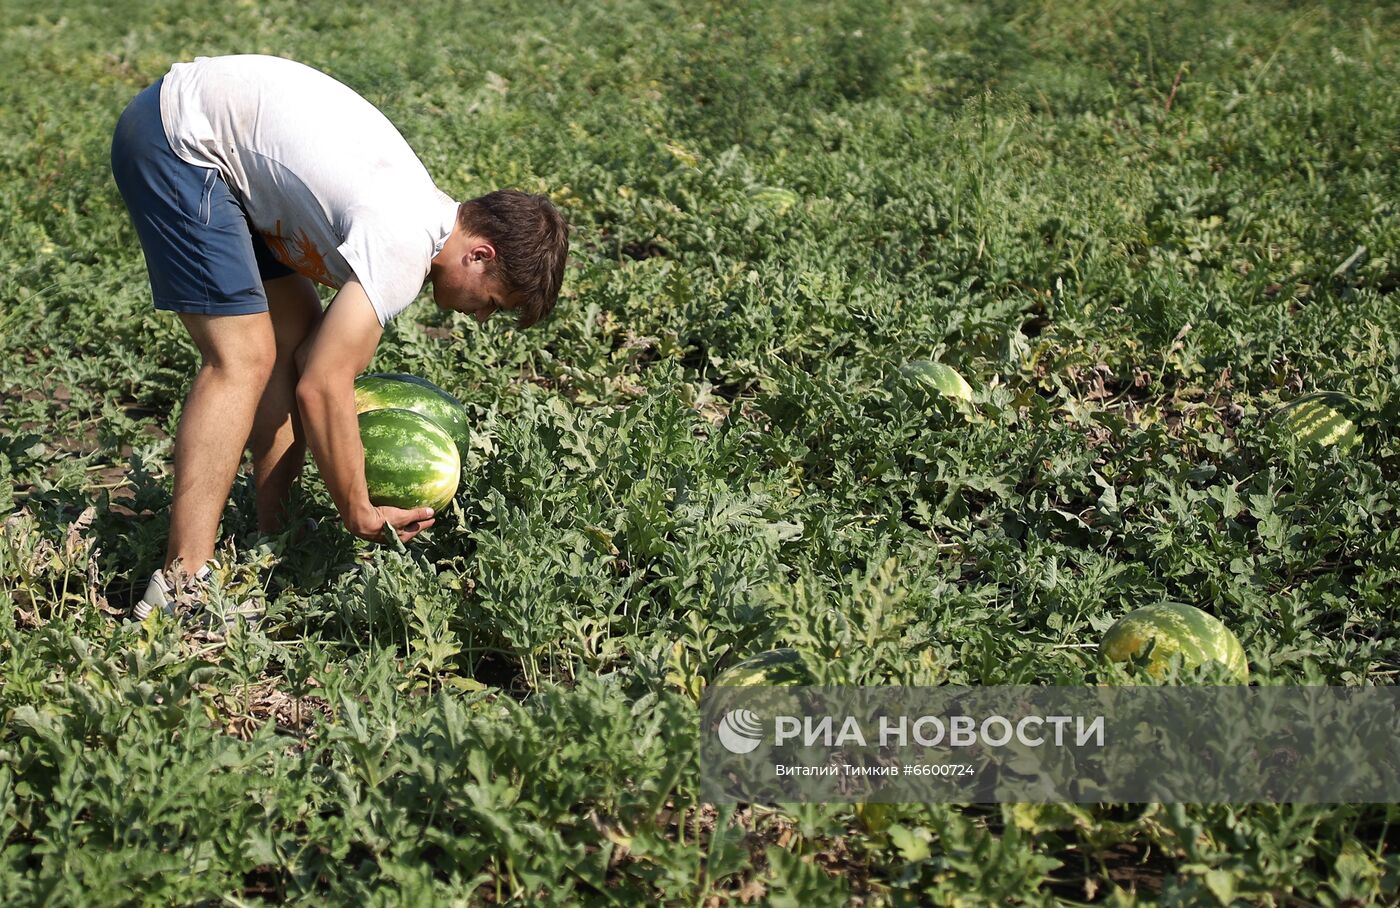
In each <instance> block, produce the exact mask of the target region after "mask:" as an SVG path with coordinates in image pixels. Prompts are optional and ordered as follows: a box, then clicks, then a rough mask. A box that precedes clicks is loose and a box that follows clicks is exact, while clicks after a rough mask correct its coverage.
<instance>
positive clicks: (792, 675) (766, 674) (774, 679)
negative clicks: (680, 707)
mask: <svg viewBox="0 0 1400 908" xmlns="http://www.w3.org/2000/svg"><path fill="white" fill-rule="evenodd" d="M811 683H812V679H811V676H810V675H809V674H808V673H807V669H806V667H805V666H804V665H803V664H802V656H801V655H799V654H798V652H797V650H795V649H789V648H784V649H775V650H769V651H768V652H766V653H759V654H758V655H756V656H750V657H749V658H747V659H745V660H744V661H742V662H740V663H739V664H738V665H735V666H734V667H732V668H730V669H728V670H727V671H725V672H723V673H721V674H720V676H719V677H718V678H716V679H715V684H718V685H723V686H725V687H757V686H760V685H764V684H775V685H776V684H811Z"/></svg>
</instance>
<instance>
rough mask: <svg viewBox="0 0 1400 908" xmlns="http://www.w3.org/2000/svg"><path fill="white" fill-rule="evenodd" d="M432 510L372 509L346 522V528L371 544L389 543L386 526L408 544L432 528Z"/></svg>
mask: <svg viewBox="0 0 1400 908" xmlns="http://www.w3.org/2000/svg"><path fill="white" fill-rule="evenodd" d="M433 523H434V520H433V509H432V508H413V509H411V510H404V509H403V508H392V507H389V506H388V505H380V506H379V507H371V508H370V509H369V510H368V511H365V512H363V513H361V514H357V515H356V516H355V517H354V518H352V519H347V520H346V521H345V528H346V529H347V530H349V531H350V532H351V533H352V534H353V535H355V536H359V537H360V538H361V539H368V540H369V541H370V542H388V541H389V539H388V536H387V534H386V530H385V525H386V524H387V525H388V526H389V527H392V528H393V531H394V532H397V533H398V534H399V542H402V543H405V544H406V543H407V542H408V541H409V540H410V539H412V538H413V537H414V536H417V535H418V534H419V533H421V532H422V531H423V530H426V529H427V528H428V527H430V526H432V525H433Z"/></svg>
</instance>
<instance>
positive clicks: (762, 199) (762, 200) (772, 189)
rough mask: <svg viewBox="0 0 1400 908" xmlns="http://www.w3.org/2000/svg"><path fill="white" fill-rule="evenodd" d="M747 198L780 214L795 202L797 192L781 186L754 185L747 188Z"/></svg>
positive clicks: (785, 212)
mask: <svg viewBox="0 0 1400 908" xmlns="http://www.w3.org/2000/svg"><path fill="white" fill-rule="evenodd" d="M749 200H750V201H752V202H754V203H755V204H757V205H761V206H763V207H764V208H767V209H768V210H770V211H772V212H773V213H774V214H777V215H780V216H781V215H784V214H787V212H788V209H790V208H792V206H793V205H796V204H797V193H795V192H793V191H792V190H791V189H784V188H783V187H781V186H754V187H753V188H751V189H750V190H749Z"/></svg>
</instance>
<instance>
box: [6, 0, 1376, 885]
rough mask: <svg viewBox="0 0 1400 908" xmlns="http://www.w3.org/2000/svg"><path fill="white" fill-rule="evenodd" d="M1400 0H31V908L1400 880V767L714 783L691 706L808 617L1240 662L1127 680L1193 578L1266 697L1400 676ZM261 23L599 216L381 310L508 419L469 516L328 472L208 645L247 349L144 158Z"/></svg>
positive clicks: (10, 321)
mask: <svg viewBox="0 0 1400 908" xmlns="http://www.w3.org/2000/svg"><path fill="white" fill-rule="evenodd" d="M1397 12H1400V10H1397V7H1396V6H1395V5H1394V4H1392V3H1388V2H1382V3H1374V2H1366V3H1363V2H1348V0H1335V2H1325V3H1285V2H1266V0H1252V2H1247V0H1223V2H1205V0H1199V2H1197V0H1181V2H1171V3H1162V2H1153V0H1117V2H1113V3H1098V2H1093V0H1039V2H1011V0H984V2H973V0H967V2H960V0H868V2H863V3H852V2H839V0H792V2H772V0H763V2H757V0H755V2H748V3H725V2H710V0H700V2H692V3H682V2H677V0H609V2H607V3H600V4H590V3H561V2H555V0H545V2H539V3H529V4H485V5H482V4H476V5H463V4H455V3H446V2H440V0H422V2H410V3H398V4H371V3H358V2H349V0H339V2H331V0H302V2H295V3H293V2H288V0H269V2H262V0H259V2H251V0H244V2H239V3H227V4H208V3H194V2H189V0H170V2H151V3H132V2H127V0H116V2H107V3H98V2H94V0H73V2H65V3H62V4H56V3H53V4H47V3H35V2H24V0H0V233H2V234H3V237H4V242H3V244H0V305H3V313H2V314H0V323H3V331H2V332H0V334H2V335H3V341H0V509H2V510H3V512H4V524H3V534H0V905H4V906H6V908H13V906H29V905H35V906H38V905H54V906H82V905H228V906H254V905H284V904H287V905H306V906H332V905H334V906H339V905H345V906H351V905H353V906H369V905H373V906H397V905H405V906H427V905H443V906H449V905H451V906H458V905H496V904H514V905H531V906H534V905H596V906H617V905H627V906H630V905H666V906H682V905H684V906H702V908H712V906H725V905H757V904H763V905H774V906H803V908H807V906H823V905H860V906H901V905H957V906H980V905H989V906H990V905H1135V904H1143V905H1147V904H1163V905H1236V904H1244V905H1269V906H1327V908H1340V906H1361V905H1371V904H1387V903H1390V904H1394V903H1396V902H1397V901H1400V806H1397V805H1396V804H1382V803H1371V804H1351V803H1343V804H1078V805H1076V804H1029V803H1007V804H918V803H909V804H895V805H889V806H888V807H883V808H881V809H879V810H876V809H873V808H872V807H869V806H853V805H850V804H837V803H829V804H828V803H775V804H757V803H755V804H739V805H737V806H734V805H722V804H718V805H717V804H711V803H707V802H705V801H704V800H703V799H702V798H701V796H700V784H699V766H698V752H699V734H700V731H699V726H698V711H697V705H698V703H699V701H700V698H701V695H702V693H703V692H704V691H705V690H706V688H707V686H709V685H711V684H712V683H714V681H715V680H716V679H717V678H718V677H719V676H721V675H722V673H723V672H725V671H726V670H727V669H730V668H732V667H733V666H735V665H737V664H738V663H740V662H742V661H743V660H745V659H747V658H749V657H752V656H755V655H757V654H761V653H766V652H770V651H773V650H779V649H784V650H792V651H795V653H796V654H797V658H798V660H799V661H800V663H801V665H802V666H803V667H804V670H805V671H806V672H807V673H808V675H809V676H810V677H811V678H813V679H815V680H816V681H818V682H821V683H825V684H830V685H911V686H918V685H945V684H955V685H964V684H965V685H1011V684H1030V685H1070V686H1076V685H1091V684H1099V683H1104V682H1115V683H1116V682H1117V681H1121V680H1123V679H1125V678H1129V679H1132V680H1135V681H1137V682H1138V683H1161V684H1168V683H1178V684H1190V683H1230V682H1229V681H1228V680H1227V681H1225V682H1222V681H1221V679H1222V677H1223V676H1222V675H1220V673H1219V672H1218V671H1214V672H1213V671H1212V669H1211V667H1210V665H1206V666H1194V667H1193V666H1189V665H1186V664H1185V663H1183V662H1182V660H1180V659H1176V660H1170V661H1169V662H1168V664H1167V665H1166V668H1165V670H1164V671H1157V672H1155V673H1151V674H1148V673H1146V667H1145V666H1144V665H1142V664H1140V660H1139V662H1137V663H1135V662H1133V661H1131V660H1130V661H1128V662H1125V663H1122V664H1109V663H1106V662H1104V661H1101V658H1100V650H1099V644H1100V642H1101V640H1102V639H1103V637H1104V635H1105V632H1106V631H1107V630H1108V629H1109V628H1110V627H1111V626H1112V625H1114V624H1115V622H1117V621H1118V620H1119V619H1120V618H1122V617H1123V616H1124V615H1126V614H1128V613H1129V612H1132V611H1133V610H1135V609H1138V608H1140V607H1143V606H1149V605H1155V604H1159V603H1163V602H1171V603H1182V604H1184V605H1190V606H1194V607H1195V608H1196V609H1199V610H1200V611H1202V612H1205V613H1206V614H1207V615H1209V616H1211V617H1213V618H1214V619H1218V620H1219V621H1220V622H1223V624H1224V626H1225V627H1226V628H1228V629H1229V631H1230V632H1232V633H1233V634H1234V635H1235V636H1236V637H1237V638H1238V640H1239V643H1240V644H1241V646H1242V648H1243V651H1244V655H1245V657H1246V659H1247V663H1248V681H1247V683H1249V684H1251V685H1257V686H1284V685H1336V686H1346V687H1358V686H1368V685H1375V686H1388V685H1392V684H1394V683H1395V682H1396V680H1397V675H1398V674H1400V432H1397V428H1396V427H1397V420H1400V379H1397V365H1398V364H1400V296H1397V286H1400V104H1397V103H1396V99H1397V98H1400V15H1397ZM246 52H254V53H266V54H277V55H282V56H287V57H292V58H295V59H297V60H300V61H302V62H304V63H307V64H309V65H312V66H315V67H317V68H319V69H321V70H323V71H325V72H327V73H329V74H330V75H332V76H334V77H336V78H337V79H339V80H341V81H342V82H344V83H346V84H348V85H349V86H351V87H352V88H354V89H356V90H357V91H359V92H360V93H361V94H362V95H364V96H365V97H366V98H368V99H369V100H370V101H371V102H373V103H374V104H375V105H377V106H378V107H379V108H380V109H381V110H383V111H384V113H385V114H386V115H387V116H388V117H389V118H390V119H391V120H392V121H393V122H394V123H395V124H396V125H397V126H398V128H399V129H400V131H401V132H402V133H403V134H404V136H405V137H406V138H407V139H408V141H409V143H410V144H411V145H412V146H413V147H414V149H415V150H416V151H417V152H418V153H419V155H420V157H421V158H422V160H423V162H424V163H425V165H426V166H427V168H428V170H429V172H430V173H431V174H432V175H433V176H434V178H435V179H436V181H437V183H438V185H439V186H440V187H441V188H443V189H444V190H445V191H447V192H449V193H451V194H452V195H454V196H455V197H457V198H468V197H472V196H476V195H480V194H483V193H485V192H488V191H491V190H493V189H497V188H503V187H511V188H517V189H522V190H526V191H529V192H536V193H545V194H548V195H549V196H550V197H551V198H552V199H553V200H554V202H555V204H556V205H557V206H558V207H559V208H560V210H561V211H563V212H564V213H565V215H566V216H567V218H568V219H569V221H570V222H571V225H572V237H571V252H570V260H569V267H568V270H567V273H566V277H565V282H564V289H563V292H562V295H561V297H560V300H559V303H558V307H557V308H556V310H555V311H554V313H553V315H552V316H551V317H550V318H549V319H547V320H545V321H544V322H542V323H541V324H539V325H536V326H534V327H532V328H529V329H526V330H519V329H517V328H516V327H514V326H513V325H512V324H510V323H509V319H507V318H504V317H501V318H496V319H491V320H490V321H488V322H487V323H485V324H478V323H477V322H476V321H474V320H472V319H469V318H465V317H459V316H454V315H453V314H452V313H448V312H444V311H441V310H438V309H436V308H435V307H434V306H433V305H432V303H431V301H430V300H429V299H426V298H423V299H420V300H419V301H418V302H417V303H415V304H414V306H412V307H411V308H410V309H409V310H407V312H405V313H404V314H403V315H402V316H401V317H399V318H398V319H397V320H395V321H394V322H392V323H391V326H390V328H389V329H388V330H387V331H386V334H385V337H384V339H383V341H382V342H381V344H380V346H379V349H378V352H377V354H376V356H375V359H374V362H373V363H372V366H371V371H373V372H397V373H408V374H412V375H416V376H420V377H423V378H426V379H428V380H429V381H431V382H433V383H435V384H436V385H438V386H440V387H442V388H443V389H446V390H447V391H449V392H450V393H451V394H452V395H454V396H455V397H457V398H458V399H459V400H460V401H462V403H463V404H464V406H465V408H466V410H467V413H468V418H469V427H470V444H469V446H468V447H467V450H466V452H465V456H464V457H462V460H461V466H462V479H461V482H460V486H459V490H458V492H457V495H456V497H455V499H454V500H453V502H452V504H451V505H450V506H449V507H448V508H447V509H445V510H444V511H443V512H442V513H441V514H440V516H439V518H438V520H437V523H436V525H435V526H434V527H433V528H431V529H430V530H428V531H426V532H424V533H423V534H421V535H420V536H419V537H418V538H416V539H414V540H413V541H412V542H411V543H410V544H409V545H408V546H403V545H373V544H370V543H366V542H364V541H362V540H359V539H356V538H354V537H352V536H351V535H350V534H348V533H347V532H345V531H344V530H343V529H342V528H341V526H340V524H339V522H338V519H337V516H336V513H335V510H334V507H333V505H332V503H331V500H330V498H329V496H328V494H327V493H326V490H325V487H324V485H323V484H322V483H321V481H320V478H319V476H318V475H317V473H316V470H315V468H314V466H312V465H310V464H308V467H307V471H306V473H305V475H304V477H303V479H302V482H301V486H300V490H299V491H298V493H297V497H296V498H295V500H294V501H293V510H294V512H295V515H296V517H297V518H298V520H299V521H300V520H301V519H304V518H306V517H311V518H315V519H316V520H318V521H319V523H318V526H317V527H316V529H315V530H314V531H312V532H311V533H310V534H309V535H307V536H306V537H305V538H301V539H298V538H295V536H294V534H292V533H284V534H281V535H276V536H263V535H260V534H259V533H258V532H257V522H256V515H255V513H254V492H253V487H252V481H251V472H250V471H248V472H246V473H245V475H241V476H240V478H239V479H238V481H237V482H236V484H235V487H234V492H233V497H232V500H231V502H230V504H229V507H228V509H227V511H226V512H225V515H224V521H223V524H222V526H221V543H220V548H219V553H218V556H217V557H218V558H219V559H220V560H221V565H220V567H219V569H218V570H217V571H216V572H215V575H214V581H213V587H212V599H213V602H214V604H215V605H216V606H217V605H220V604H228V603H237V602H241V601H244V600H248V599H253V600H256V601H257V602H259V603H261V604H263V605H264V606H265V607H266V609H267V617H266V619H265V620H264V621H263V623H262V625H261V626H260V627H258V628H257V629H254V630H244V629H242V628H239V629H237V630H235V631H234V632H232V633H230V634H229V635H227V636H219V637H216V636H211V635H210V634H209V633H207V632H205V631H203V630H201V629H199V628H198V627H196V626H191V625H182V624H180V623H179V622H177V621H175V620H171V619H169V618H167V617H165V616H164V615H163V614H157V615H155V616H153V617H151V618H150V619H148V620H147V621H145V622H136V621H134V620H132V618H131V607H132V605H133V604H134V602H135V600H136V599H137V598H138V597H139V596H140V595H141V593H142V591H143V589H144V587H145V583H146V580H147V579H148V578H149V576H150V572H151V571H152V570H154V569H155V568H156V567H158V566H160V562H161V559H162V556H163V554H164V551H165V542H166V533H167V529H168V507H169V503H170V494H171V474H170V459H171V450H172V443H173V436H174V432H175V428H176V425H177V424H178V421H179V418H180V414H181V408H182V401H183V400H184V397H185V394H186V392H187V390H188V387H189V382H190V380H191V378H192V376H193V375H194V372H195V370H196V368H197V366H198V361H199V358H198V353H197V351H196V349H195V347H194V345H193V343H192V342H191V341H190V339H189V337H188V336H187V335H186V334H185V332H184V330H183V328H182V327H181V326H180V324H179V322H178V320H177V319H176V318H175V317H173V316H172V315H170V314H168V313H159V312H156V311H154V310H153V309H152V307H151V301H150V290H149V287H148V284H147V280H146V272H145V267H144V263H143V259H142V255H141V250H140V246H139V244H138V242H137V239H136V235H135V232H134V231H133V229H132V227H131V224H130V222H129V220H128V218H127V214H126V211H125V209H124V208H123V206H122V202H121V198H120V196H119V195H118V193H117V190H116V187H115V186H114V184H113V182H112V177H111V173H110V170H109V164H108V153H109V152H108V149H109V144H110V140H111V134H112V129H113V126H114V125H115V122H116V118H117V116H118V114H119V113H120V112H121V110H122V109H123V107H124V106H125V105H126V103H127V102H128V101H129V100H130V99H131V97H132V96H134V95H135V94H136V93H137V92H138V91H139V90H141V89H142V88H144V87H145V86H147V85H148V84H150V83H151V82H153V81H154V80H155V79H156V78H158V77H159V76H161V75H163V74H164V73H165V72H166V71H167V69H168V68H169V67H170V65H171V64H172V63H173V62H177V61H181V60H189V59H192V58H194V57H195V56H198V55H216V54H225V53H246ZM353 139H354V137H353V136H346V141H347V142H353ZM327 294H328V291H327ZM425 297H426V294H425ZM326 298H327V299H329V295H327V297H326ZM920 362H923V363H932V364H939V365H941V366H944V367H948V368H949V369H951V370H953V371H955V372H956V374H957V375H959V376H961V377H962V378H963V379H965V380H966V383H967V387H968V388H969V389H970V399H968V400H964V399H962V398H961V397H959V396H958V395H957V394H954V393H944V392H941V391H939V390H937V389H936V388H934V387H932V386H931V385H929V384H925V383H924V382H922V381H920V380H919V379H920V376H921V375H924V374H927V369H931V368H933V367H931V366H919V365H916V366H914V367H912V368H911V366H910V364H911V363H915V364H917V363H920ZM921 370H924V371H921ZM945 387H946V386H945ZM1311 394H1321V395H1323V396H1322V397H1320V398H1307V399H1306V400H1303V398H1304V397H1305V396H1306V395H1311ZM1318 401H1325V402H1326V403H1327V404H1328V406H1329V407H1331V408H1332V410H1324V409H1323V408H1322V407H1321V406H1320V405H1319V404H1318ZM1290 405H1291V406H1290ZM1219 733H1220V734H1221V735H1229V734H1231V729H1229V728H1221V729H1220V732H1219Z"/></svg>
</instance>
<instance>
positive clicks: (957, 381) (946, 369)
mask: <svg viewBox="0 0 1400 908" xmlns="http://www.w3.org/2000/svg"><path fill="white" fill-rule="evenodd" d="M899 374H900V375H901V376H903V377H904V379H905V380H906V381H907V382H909V383H910V384H913V385H915V386H916V387H919V388H922V389H923V390H925V391H934V392H936V393H938V394H941V395H942V396H944V397H947V398H949V399H950V400H953V401H961V402H963V403H969V404H970V403H972V386H971V385H969V384H968V383H967V381H966V380H964V379H963V377H962V376H961V375H959V374H958V372H957V370H956V369H954V368H953V367H952V366H947V365H944V364H943V363H935V362H931V361H929V360H926V359H916V360H913V361H912V362H910V363H907V364H906V365H905V366H904V367H903V368H901V369H900V370H899Z"/></svg>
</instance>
